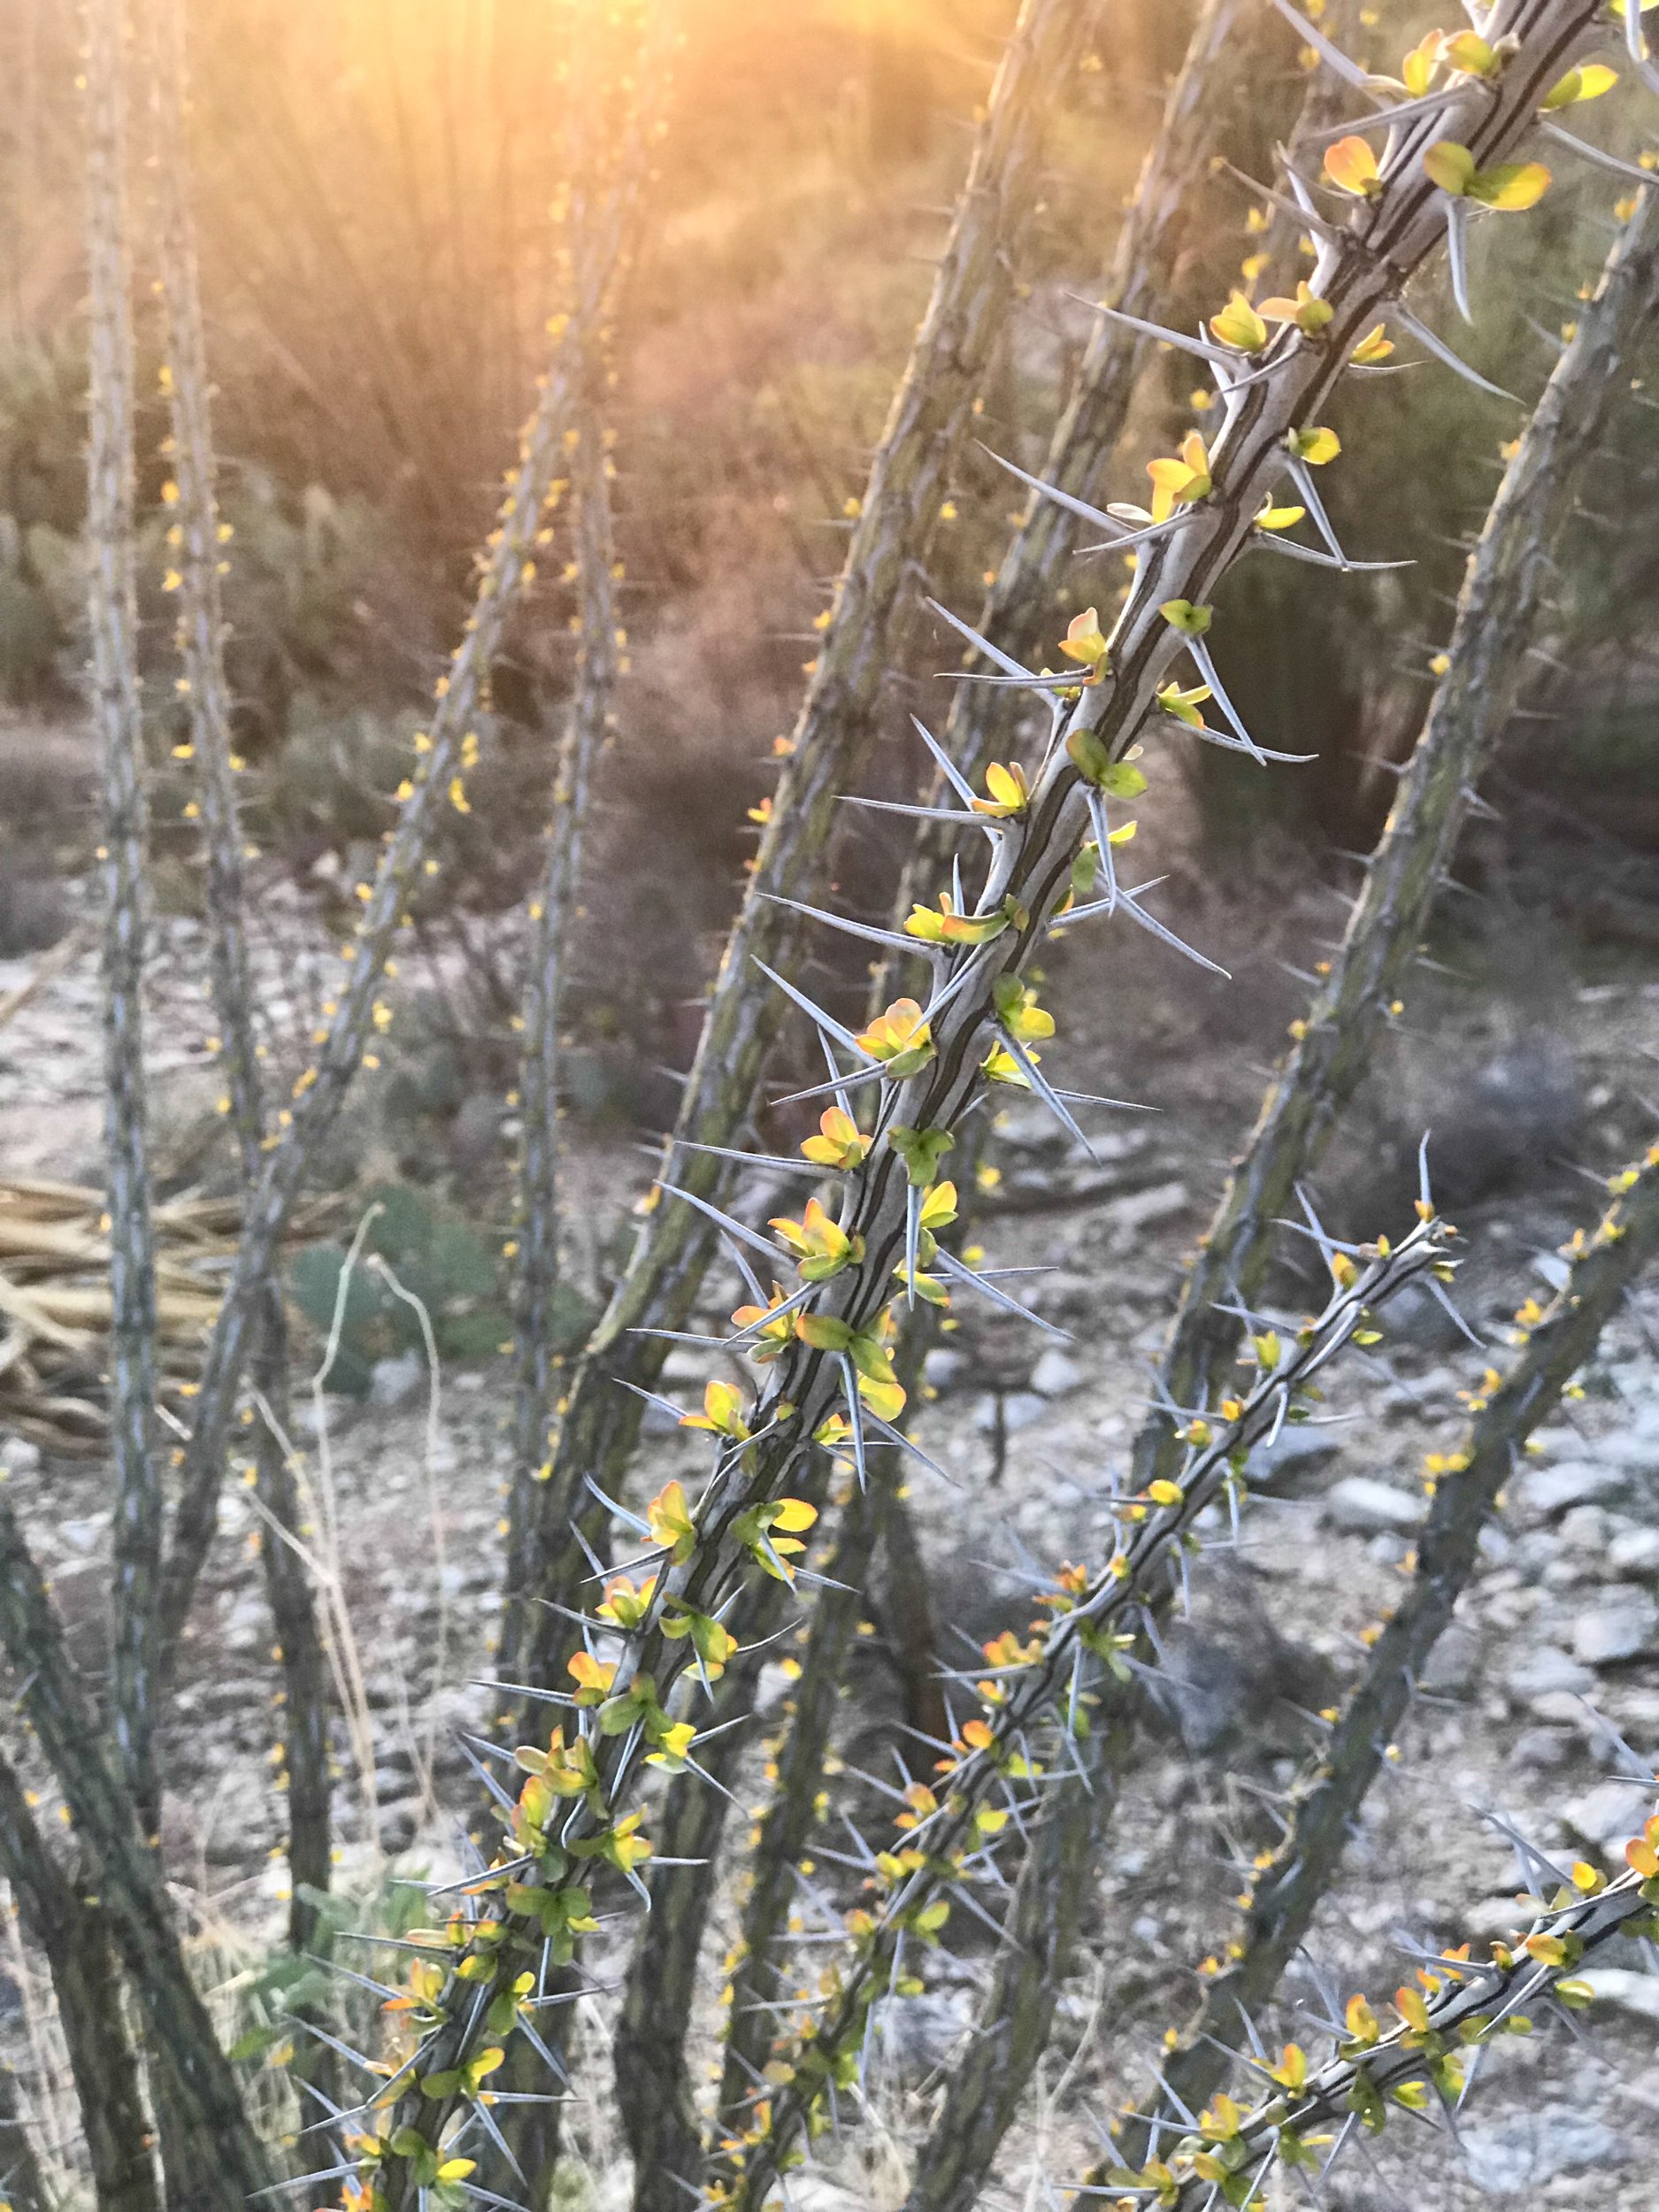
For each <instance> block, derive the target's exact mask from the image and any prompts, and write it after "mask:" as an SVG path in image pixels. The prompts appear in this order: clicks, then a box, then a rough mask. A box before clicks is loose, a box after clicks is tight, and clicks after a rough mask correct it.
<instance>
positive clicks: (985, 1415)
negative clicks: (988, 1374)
mask: <svg viewBox="0 0 1659 2212" xmlns="http://www.w3.org/2000/svg"><path fill="white" fill-rule="evenodd" d="M1047 1411H1048V1400H1047V1399H1046V1398H1040V1397H1039V1396H1038V1395H1037V1394H1036V1392H1035V1391H1034V1390H1010V1391H1006V1392H1004V1393H1003V1394H1002V1433H1003V1435H1004V1436H1012V1435H1013V1434H1014V1432H1016V1430H1018V1429H1028V1428H1029V1427H1030V1426H1031V1425H1032V1423H1033V1421H1041V1418H1042V1417H1043V1415H1044V1414H1045V1413H1046V1412H1047ZM996 1419H997V1409H996V1394H995V1392H994V1391H987V1393H986V1394H985V1396H984V1397H983V1398H981V1399H980V1401H979V1405H978V1406H977V1407H976V1409H975V1410H974V1416H973V1425H974V1426H975V1428H977V1429H978V1430H979V1433H980V1434H981V1435H982V1436H995V1433H996Z"/></svg>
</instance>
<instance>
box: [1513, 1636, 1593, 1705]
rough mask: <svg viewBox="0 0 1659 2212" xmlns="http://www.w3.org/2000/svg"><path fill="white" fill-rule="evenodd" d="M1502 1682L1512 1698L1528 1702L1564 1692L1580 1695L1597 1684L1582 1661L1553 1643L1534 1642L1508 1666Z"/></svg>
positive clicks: (1522, 1702)
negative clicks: (1528, 1649) (1529, 1648)
mask: <svg viewBox="0 0 1659 2212" xmlns="http://www.w3.org/2000/svg"><path fill="white" fill-rule="evenodd" d="M1503 1686H1504V1688H1505V1690H1506V1691H1507V1692H1508V1693H1509V1695H1510V1696H1511V1697H1512V1698H1515V1699H1517V1701H1519V1702H1520V1703H1521V1704H1523V1705H1526V1704H1531V1703H1532V1701H1533V1700H1534V1699H1537V1698H1540V1697H1552V1696H1557V1695H1559V1694H1562V1693H1563V1692H1567V1693H1569V1694H1572V1695H1575V1696H1581V1695H1582V1694H1584V1692H1585V1691H1586V1690H1591V1689H1594V1687H1595V1677H1594V1674H1593V1673H1592V1672H1591V1671H1590V1669H1589V1668H1588V1667H1586V1666H1585V1665H1584V1664H1583V1663H1582V1662H1580V1661H1579V1660H1577V1659H1574V1658H1571V1657H1570V1656H1569V1655H1568V1654H1567V1653H1566V1652H1564V1651H1562V1650H1559V1649H1558V1648H1557V1647H1555V1645H1554V1644H1535V1645H1534V1646H1533V1647H1532V1650H1531V1651H1526V1652H1523V1653H1522V1655H1521V1656H1520V1657H1519V1658H1518V1659H1517V1661H1516V1662H1515V1663H1514V1665H1513V1666H1512V1667H1510V1668H1509V1670H1508V1671H1507V1672H1506V1673H1505V1675H1504V1678H1503Z"/></svg>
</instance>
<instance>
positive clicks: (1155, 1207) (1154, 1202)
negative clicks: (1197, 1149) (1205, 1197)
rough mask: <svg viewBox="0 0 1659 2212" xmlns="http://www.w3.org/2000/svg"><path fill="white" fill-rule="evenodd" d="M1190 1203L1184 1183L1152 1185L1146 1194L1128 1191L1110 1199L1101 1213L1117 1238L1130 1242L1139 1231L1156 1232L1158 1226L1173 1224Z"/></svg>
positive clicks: (1189, 1194)
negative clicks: (1154, 1230) (1121, 1195)
mask: <svg viewBox="0 0 1659 2212" xmlns="http://www.w3.org/2000/svg"><path fill="white" fill-rule="evenodd" d="M1191 1203H1192V1194H1191V1193H1190V1192H1189V1191H1188V1190H1187V1186H1186V1184H1185V1183H1155V1184H1154V1185H1153V1186H1152V1188H1151V1189H1150V1190H1137V1191H1130V1192H1128V1193H1127V1194H1125V1196H1124V1197H1122V1198H1114V1199H1113V1200H1112V1202H1111V1203H1110V1206H1107V1207H1105V1208H1103V1209H1102V1211H1103V1213H1104V1217H1105V1218H1106V1220H1107V1221H1108V1223H1110V1226H1111V1227H1112V1228H1113V1229H1114V1230H1115V1231H1117V1232H1118V1234H1119V1235H1121V1236H1123V1237H1125V1238H1130V1237H1133V1236H1134V1235H1136V1234H1137V1233H1139V1232H1140V1231H1141V1230H1142V1229H1151V1228H1156V1225H1158V1224H1159V1223H1160V1222H1163V1221H1173V1220H1174V1219H1175V1217H1176V1216H1177V1215H1178V1214H1184V1213H1185V1212H1186V1211H1187V1207H1188V1206H1189V1205H1191Z"/></svg>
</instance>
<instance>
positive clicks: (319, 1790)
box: [149, 0, 332, 1951]
mask: <svg viewBox="0 0 1659 2212" xmlns="http://www.w3.org/2000/svg"><path fill="white" fill-rule="evenodd" d="M149 28H150V58H151V71H152V92H153V102H154V121H155V142H156V156H157V161H156V169H157V185H158V191H159V197H160V216H161V222H160V232H161V238H160V245H161V284H162V294H163V298H164V301H165V308H166V317H167V340H168V354H169V360H168V364H167V367H166V370H165V375H164V382H165V387H166V390H167V396H168V399H169V403H170V408H171V414H172V424H173V456H172V457H173V492H174V496H173V502H172V505H173V523H172V526H171V527H170V530H169V533H168V542H169V546H170V548H171V549H172V552H173V564H174V565H173V568H172V570H171V571H170V573H169V578H168V580H169V582H170V583H171V582H175V581H176V588H177V590H178V592H179V598H180V609H179V625H178V631H177V643H178V647H179V651H180V657H181V659H182V661H183V664H184V672H185V674H184V680H185V684H186V687H187V691H186V700H187V705H188V714H189V731H190V749H191V751H192V753H193V755H194V757H195V763H196V778H197V788H198V790H199V791H200V793H201V800H200V804H201V810H202V827H203V833H204V843H205V850H206V861H207V870H206V883H207V919H208V948H209V980H210V987H211V991H212V995H213V1007H214V1011H215V1013H216V1015H217V1017H218V1020H219V1033H220V1057H221V1061H222V1064H223V1067H224V1071H225V1079H226V1087H227V1097H228V1102H229V1110H230V1120H231V1127H232V1130H233V1132H234V1137H235V1141H236V1148H237V1152H238V1155H239V1156H240V1159H241V1163H242V1190H243V1194H244V1196H245V1198H246V1200H247V1202H248V1203H249V1204H250V1206H251V1205H252V1203H253V1202H254V1201H255V1198H256V1195H257V1192H258V1189H259V1185H260V1180H261V1178H262V1177H263V1174H264V1171H265V1139H266V1133H267V1119H266V1109H265V1085H264V1082H263V1080H262V1078H261V1073H260V1067H259V1057H258V1049H257V1035H256V1033H255V1028H254V1018H253V1007H254V992H253V983H252V976H251V971H250V964H249V956H248V933H247V926H246V905H245V897H244V887H243V880H242V824H241V820H240V816H239V810H238V807H237V803H236V784H235V767H234V761H233V759H232V749H231V714H230V692H229V687H228V685H227V681H226V676H225V652H224V636H225V623H224V612H223V607H222V604H221V595H220V591H219V571H220V566H221V561H222V557H223V547H224V544H225V543H226V541H227V539H228V536H229V533H228V531H227V530H226V529H224V528H222V527H221V526H220V523H219V501H218V496H217V490H216V479H217V469H216V464H215V459H214V450H213V432H212V413H211V396H210V394H211V386H210V383H209V379H208V367H207V346H206V339H205V336H204V329H203V321H202V297H201V283H200V276H199V268H198V263H197V257H196V226H195V221H194V218H193V213H192V192H191V182H190V174H189V150H188V111H189V97H188V82H189V78H188V58H187V50H186V24H185V12H184V0H150V26H149ZM276 1263H277V1253H276V1252H275V1250H273V1253H272V1255H271V1262H270V1270H269V1272H268V1273H267V1275H266V1277H265V1280H264V1281H263V1282H262V1283H259V1284H257V1285H256V1286H253V1289H252V1292H251V1296H252V1298H253V1301H254V1303H255V1305H256V1307H257V1336H256V1341H257V1349H256V1352H255V1356H254V1364H255V1370H256V1377H255V1379H256V1383H257V1389H258V1394H259V1396H260V1398H261V1399H262V1401H263V1402H264V1404H265V1406H266V1407H267V1408H268V1409H270V1415H271V1416H272V1417H268V1418H266V1419H265V1421H264V1422H263V1423H262V1425H261V1426H260V1429H259V1432H258V1440H257V1447H256V1458H255V1486H256V1492H257V1496H258V1498H259V1501H260V1503H261V1505H262V1506H263V1507H264V1509H265V1514H266V1515H267V1516H268V1517H269V1521H270V1523H271V1524H273V1526H272V1527H268V1528H262V1529H261V1531H260V1535H259V1553H260V1560H261V1563H262V1565H263V1568H264V1571H265V1589H266V1594H267V1596H268V1599H269V1601H270V1606H271V1617H272V1621H273V1625H274V1627H275V1629H276V1639H277V1647H278V1650H279V1651H280V1655H281V1657H280V1664H281V1668H282V1689H283V1697H282V1743H283V1750H284V1755H285V1763H286V1767H287V1772H288V1870H289V1905H288V1940H289V1942H290V1944H291V1946H292V1947H293V1948H294V1949H295V1950H296V1951H303V1950H304V1949H306V1948H307V1947H308V1946H309V1945H310V1943H311V1935H312V1932H313V1930H314V1928H315V1926H316V1921H317V1905H316V1898H317V1895H318V1894H319V1893H320V1892H324V1891H326V1889H327V1887H328V1885H329V1878H330V1869H331V1863H332V1855H331V1851H330V1804H329V1801H330V1794H331V1793H330V1788H329V1780H328V1699H327V1666H326V1660H325V1658H324V1655H323V1649H322V1640H321V1637H320V1635H319V1631H318V1624H317V1614H316V1609H315V1606H314V1605H313V1603H312V1599H311V1585H310V1582H309V1580H308V1578H307V1576H306V1573H305V1569H304V1565H303V1561H302V1560H301V1558H300V1556H299V1554H298V1553H297V1551H296V1549H295V1548H294V1547H293V1546H292V1545H291V1544H289V1543H288V1542H286V1541H284V1540H283V1532H287V1533H288V1535H297V1534H298V1533H299V1528H300V1522H299V1499H298V1495H297V1492H296V1486H295V1481H294V1475H293V1470H292V1469H291V1467H290V1466H289V1464H288V1455H287V1451H286V1449H285V1448H284V1446H283V1443H282V1441H281V1439H282V1437H283V1436H284V1434H285V1433H286V1432H287V1430H288V1322H287V1316H286V1314H285V1311H284V1309H283V1304H282V1293H281V1288H280V1283H279V1281H278V1279H277V1273H276Z"/></svg>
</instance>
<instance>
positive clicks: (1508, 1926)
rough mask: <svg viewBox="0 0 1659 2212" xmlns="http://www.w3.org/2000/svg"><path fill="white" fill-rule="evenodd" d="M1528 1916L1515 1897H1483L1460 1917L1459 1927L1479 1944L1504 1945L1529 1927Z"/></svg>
mask: <svg viewBox="0 0 1659 2212" xmlns="http://www.w3.org/2000/svg"><path fill="white" fill-rule="evenodd" d="M1527 1921H1528V1916H1527V1915H1526V1914H1525V1912H1524V1911H1523V1910H1522V1909H1521V1908H1520V1906H1519V1905H1517V1903H1516V1901H1515V1900H1514V1898H1513V1897H1498V1896H1493V1897H1483V1898H1481V1899H1480V1900H1479V1902H1478V1903H1477V1904H1474V1905H1471V1906H1470V1907H1468V1908H1467V1909H1465V1910H1464V1911H1463V1912H1462V1913H1461V1914H1460V1915H1459V1916H1458V1921H1457V1925H1458V1927H1459V1929H1460V1930H1461V1931H1462V1932H1463V1934H1464V1935H1467V1936H1472V1937H1473V1939H1475V1941H1476V1942H1477V1943H1502V1941H1503V1940H1504V1939H1506V1938H1508V1937H1512V1936H1514V1935H1516V1934H1517V1932H1519V1931H1521V1930H1522V1929H1524V1928H1525V1926H1526V1925H1527Z"/></svg>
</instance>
